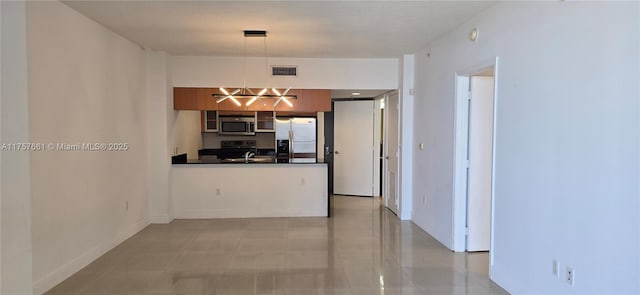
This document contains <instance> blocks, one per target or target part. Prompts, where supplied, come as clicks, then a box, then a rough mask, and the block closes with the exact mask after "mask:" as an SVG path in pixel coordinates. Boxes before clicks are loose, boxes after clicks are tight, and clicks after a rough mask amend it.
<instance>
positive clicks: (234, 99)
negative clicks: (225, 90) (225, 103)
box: [229, 96, 242, 106]
mask: <svg viewBox="0 0 640 295" xmlns="http://www.w3.org/2000/svg"><path fill="white" fill-rule="evenodd" d="M229 98H231V101H233V103H235V104H236V105H237V106H242V104H241V103H240V102H239V101H238V100H237V99H236V98H235V97H233V96H230V97H229Z"/></svg>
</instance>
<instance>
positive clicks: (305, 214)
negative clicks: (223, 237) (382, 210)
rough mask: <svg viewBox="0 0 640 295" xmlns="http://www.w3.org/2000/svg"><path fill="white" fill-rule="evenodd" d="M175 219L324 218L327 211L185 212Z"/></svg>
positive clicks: (177, 213)
mask: <svg viewBox="0 0 640 295" xmlns="http://www.w3.org/2000/svg"><path fill="white" fill-rule="evenodd" d="M174 215H175V216H174V217H175V218H176V219H201V218H204V219H207V218H214V219H215V218H270V217H326V216H327V209H326V208H322V209H320V210H306V209H298V210H295V209H294V210H281V211H268V212H265V211H254V212H251V211H243V212H239V211H237V210H185V211H177V212H174Z"/></svg>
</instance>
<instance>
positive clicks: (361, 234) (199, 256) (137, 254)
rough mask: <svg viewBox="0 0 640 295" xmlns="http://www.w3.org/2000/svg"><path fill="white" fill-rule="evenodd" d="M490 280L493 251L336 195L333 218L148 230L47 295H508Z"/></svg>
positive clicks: (197, 223)
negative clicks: (464, 249) (460, 248)
mask: <svg viewBox="0 0 640 295" xmlns="http://www.w3.org/2000/svg"><path fill="white" fill-rule="evenodd" d="M487 273H488V255H487V253H452V252H451V251H449V250H448V249H446V248H445V247H444V246H442V245H441V244H440V243H438V242H437V241H436V240H434V239H433V238H432V237H431V236H429V235H428V234H426V233H425V232H424V231H422V230H421V229H419V228H418V227H417V226H416V225H414V224H412V223H411V222H408V221H402V222H401V221H400V220H398V218H397V217H396V216H395V215H393V214H392V213H391V212H390V211H388V210H386V209H384V207H381V206H380V204H379V202H378V200H377V199H375V198H374V199H372V198H361V197H345V196H336V197H334V217H332V218H249V219H201V220H175V221H173V222H172V223H170V224H166V225H150V226H149V227H147V228H145V229H144V230H142V231H141V232H139V233H138V234H136V235H135V236H133V237H131V238H130V239H128V240H127V241H125V242H124V243H122V244H120V245H119V246H117V247H116V248H115V249H113V250H111V251H109V252H108V253H106V254H105V255H104V256H102V257H100V258H99V259H97V260H96V261H95V262H93V263H91V264H90V265H88V266H87V267H85V268H84V269H82V270H80V271H79V272H78V273H76V274H74V275H73V276H72V277H70V278H69V279H67V280H66V281H64V282H62V283H61V284H59V285H58V286H56V287H54V288H53V289H51V290H50V291H49V292H47V293H46V294H48V295H54V294H56V295H58V294H63V295H71V294H74V295H76V294H87V295H93V294H104V295H119V294H144V295H151V294H157V295H161V294H162V295H166V294H184V295H187V294H193V295H196V294H216V295H223V294H224V295H226V294H242V295H249V294H256V295H257V294H260V295H263V294H264V295H266V294H278V295H281V294H292V295H294V294H295V295H305V294H341V295H347V294H350V295H372V294H377V295H392V294H404V295H409V294H421V295H422V294H427V295H429V294H434V295H437V294H468V295H472V294H483V295H484V294H508V293H506V292H505V291H504V290H502V289H501V288H500V287H498V286H496V285H495V284H493V283H492V282H491V281H490V280H489V278H488V275H487Z"/></svg>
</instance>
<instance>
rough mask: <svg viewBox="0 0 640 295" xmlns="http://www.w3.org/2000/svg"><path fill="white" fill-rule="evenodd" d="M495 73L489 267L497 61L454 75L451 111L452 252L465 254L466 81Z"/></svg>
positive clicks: (479, 64)
mask: <svg viewBox="0 0 640 295" xmlns="http://www.w3.org/2000/svg"><path fill="white" fill-rule="evenodd" d="M490 68H493V69H494V85H493V87H494V89H493V90H494V94H493V140H492V144H493V147H492V152H491V154H492V161H491V162H492V163H491V166H492V167H491V221H490V223H491V231H490V232H491V233H490V235H491V236H490V243H489V265H490V266H491V265H493V232H494V231H493V229H494V216H495V208H494V204H495V163H496V138H497V134H498V130H497V128H496V126H497V124H496V123H497V107H498V97H499V96H498V81H499V80H498V73H499V58H498V57H497V56H496V57H495V58H493V59H490V60H487V61H484V62H481V63H478V64H476V65H475V66H472V67H468V68H466V69H464V70H461V71H457V72H456V73H455V76H454V81H455V110H454V124H455V127H454V130H455V137H454V163H453V165H454V169H453V170H454V171H453V173H454V175H453V176H454V192H453V250H454V251H455V252H464V251H466V236H467V226H466V223H467V180H468V179H467V150H468V142H469V104H468V96H469V81H470V77H471V76H473V75H474V74H477V73H480V72H482V71H484V70H487V69H490Z"/></svg>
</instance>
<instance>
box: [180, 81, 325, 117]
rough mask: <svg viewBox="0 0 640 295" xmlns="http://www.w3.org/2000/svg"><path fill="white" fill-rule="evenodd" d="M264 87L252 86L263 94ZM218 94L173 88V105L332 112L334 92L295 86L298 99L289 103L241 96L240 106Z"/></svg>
mask: <svg viewBox="0 0 640 295" xmlns="http://www.w3.org/2000/svg"><path fill="white" fill-rule="evenodd" d="M260 90H261V89H252V91H254V93H259V92H260ZM214 94H222V92H221V91H220V89H218V88H195V87H192V88H189V87H175V88H173V106H174V107H173V108H174V109H175V110H200V111H277V112H291V113H316V112H328V111H331V91H330V90H328V89H291V90H289V93H287V95H295V96H296V97H297V99H290V100H289V102H290V103H291V106H289V105H288V104H287V103H286V102H284V101H281V102H280V103H279V104H278V105H277V106H276V107H274V106H273V104H274V103H275V101H276V98H269V99H259V100H256V101H255V102H254V103H252V104H251V105H250V106H246V103H247V101H248V100H249V99H247V98H242V99H238V101H239V102H240V105H239V106H238V105H237V104H235V103H234V102H233V101H232V100H231V99H226V100H224V101H223V102H221V103H216V98H215V97H214V96H213V95H214Z"/></svg>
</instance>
